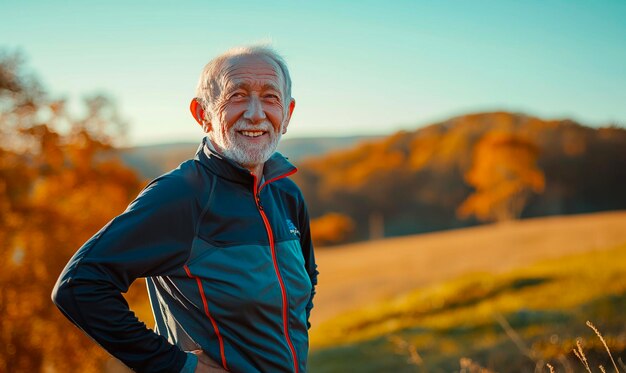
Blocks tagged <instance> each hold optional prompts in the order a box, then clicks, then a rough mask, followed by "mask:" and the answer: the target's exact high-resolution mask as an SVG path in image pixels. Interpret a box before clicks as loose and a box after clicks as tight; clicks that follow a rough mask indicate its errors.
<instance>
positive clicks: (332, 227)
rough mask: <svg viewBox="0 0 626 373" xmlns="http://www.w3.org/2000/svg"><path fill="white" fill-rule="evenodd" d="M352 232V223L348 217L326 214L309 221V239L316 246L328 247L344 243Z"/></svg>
mask: <svg viewBox="0 0 626 373" xmlns="http://www.w3.org/2000/svg"><path fill="white" fill-rule="evenodd" d="M353 231H354V222H353V221H352V219H350V217H348V216H346V215H343V214H338V213H332V212H331V213H328V214H326V215H324V216H322V217H319V218H317V219H313V220H311V237H312V239H313V243H314V244H315V245H317V246H328V245H333V244H338V243H342V242H344V241H346V240H347V239H348V238H349V236H350V235H351V234H352V232H353Z"/></svg>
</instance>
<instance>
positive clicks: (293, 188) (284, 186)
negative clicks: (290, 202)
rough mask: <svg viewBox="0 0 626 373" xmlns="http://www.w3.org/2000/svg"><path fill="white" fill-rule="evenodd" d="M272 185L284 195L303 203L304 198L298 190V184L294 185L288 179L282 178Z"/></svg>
mask: <svg viewBox="0 0 626 373" xmlns="http://www.w3.org/2000/svg"><path fill="white" fill-rule="evenodd" d="M274 184H275V186H276V187H277V188H279V189H280V190H281V191H283V192H284V193H286V194H289V195H290V196H293V197H295V198H296V199H298V200H299V201H304V198H303V197H302V191H301V190H300V187H298V184H296V183H295V182H294V181H293V180H291V179H290V178H288V177H285V178H282V179H280V180H277V181H275V182H274Z"/></svg>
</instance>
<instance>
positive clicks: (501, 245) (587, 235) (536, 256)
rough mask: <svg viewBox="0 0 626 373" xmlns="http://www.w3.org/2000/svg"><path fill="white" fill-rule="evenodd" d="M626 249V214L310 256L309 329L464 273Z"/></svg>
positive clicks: (494, 227) (486, 228) (530, 222)
mask: <svg viewBox="0 0 626 373" xmlns="http://www.w3.org/2000/svg"><path fill="white" fill-rule="evenodd" d="M622 243H626V212H625V211H618V212H605V213H595V214H584V215H572V216H556V217H543V218H534V219H527V220H522V221H518V222H509V223H501V224H490V225H483V226H478V227H471V228H464V229H457V230H451V231H445V232H434V233H428V234H421V235H414V236H406V237H396V238H389V239H385V240H379V241H370V242H364V243H355V244H349V245H343V246H338V247H334V248H328V249H318V250H317V251H316V261H317V264H318V267H319V271H320V276H319V285H318V289H319V290H318V295H316V300H315V311H314V312H313V316H312V324H313V325H314V326H315V325H319V324H320V323H323V322H325V321H326V320H329V319H331V318H333V317H335V316H337V315H339V314H341V313H344V312H346V311H349V310H353V309H358V308H361V307H364V306H366V305H369V304H372V303H375V302H378V301H382V300H385V299H390V298H392V297H394V296H396V295H398V294H403V293H407V292H409V291H411V290H413V289H415V288H419V287H422V286H426V285H429V284H434V283H437V282H440V281H444V280H450V279H453V278H455V277H457V276H460V275H463V274H466V273H470V272H489V273H500V272H503V271H508V270H511V269H514V268H518V267H521V266H525V265H529V264H532V263H534V262H535V261H538V260H542V259H549V258H559V257H562V256H564V255H566V254H573V253H581V252H588V251H593V250H603V249H606V248H608V247H613V246H615V245H619V244H622Z"/></svg>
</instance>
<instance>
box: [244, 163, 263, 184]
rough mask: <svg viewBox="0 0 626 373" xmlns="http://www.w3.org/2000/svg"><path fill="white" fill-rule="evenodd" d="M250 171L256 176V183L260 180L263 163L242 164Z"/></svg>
mask: <svg viewBox="0 0 626 373" xmlns="http://www.w3.org/2000/svg"><path fill="white" fill-rule="evenodd" d="M244 167H245V168H247V169H248V171H250V173H251V174H252V175H254V176H255V177H256V180H257V183H259V182H261V177H262V176H263V164H260V165H256V166H244Z"/></svg>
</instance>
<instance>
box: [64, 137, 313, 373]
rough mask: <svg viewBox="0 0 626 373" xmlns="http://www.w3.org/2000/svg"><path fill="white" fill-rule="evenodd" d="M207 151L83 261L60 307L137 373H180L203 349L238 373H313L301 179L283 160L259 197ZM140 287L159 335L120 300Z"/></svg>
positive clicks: (99, 236) (131, 209) (127, 215)
mask: <svg viewBox="0 0 626 373" xmlns="http://www.w3.org/2000/svg"><path fill="white" fill-rule="evenodd" d="M206 143H207V139H206V138H205V139H204V141H203V143H202V145H201V146H200V147H199V148H198V152H197V153H196V156H195V158H194V159H193V160H188V161H186V162H184V163H182V164H181V165H180V166H179V167H178V168H177V169H175V170H173V171H171V172H169V173H167V174H165V175H163V176H160V177H158V178H157V179H155V180H154V181H152V182H151V183H150V184H149V185H148V186H147V187H146V188H145V189H144V190H143V191H142V192H141V193H140V194H139V196H138V197H137V198H136V199H135V200H134V201H133V202H132V203H131V204H130V205H129V206H128V208H127V209H126V211H124V213H122V214H121V215H119V216H118V217H116V218H115V219H113V220H112V221H111V222H109V223H108V224H107V225H106V226H105V227H104V228H102V229H101V230H100V231H99V232H98V233H96V234H95V235H94V236H93V237H92V238H91V239H89V240H88V241H87V242H86V243H85V244H84V245H83V246H82V247H81V248H80V249H79V250H78V252H76V254H75V255H74V256H73V257H72V258H71V259H70V261H69V263H68V264H67V266H66V267H65V269H64V270H63V272H62V273H61V276H60V277H59V280H58V281H57V284H56V286H55V288H54V290H53V293H52V298H53V300H54V302H55V303H56V304H57V306H58V307H59V309H60V310H61V311H62V312H63V313H64V314H65V315H66V316H67V317H68V318H69V319H70V320H71V321H72V322H73V323H74V324H76V325H77V326H78V327H79V328H81V329H82V330H83V331H84V332H85V333H87V334H88V335H89V336H91V337H92V338H93V339H94V340H96V341H97V342H98V343H99V344H100V345H102V346H103V347H104V348H105V349H106V350H107V351H108V352H109V353H111V354H112V355H113V356H115V357H116V358H118V359H119V360H121V361H122V362H123V363H125V364H126V365H128V366H129V367H131V368H133V369H134V370H136V371H140V372H179V371H180V370H181V369H182V368H183V366H184V365H185V361H186V356H187V354H186V353H185V352H184V351H190V350H196V349H202V350H204V351H205V353H207V354H208V355H209V357H211V358H212V359H213V360H214V361H216V362H218V363H220V364H221V365H222V366H223V367H224V368H225V369H227V370H229V371H232V372H246V373H247V372H305V371H306V366H307V354H308V327H309V323H308V318H309V314H310V311H311V308H312V307H313V303H312V300H313V295H314V294H315V285H316V283H317V279H316V278H317V270H316V265H315V259H314V255H313V246H312V244H311V235H310V231H309V217H308V213H307V209H306V206H305V203H304V200H303V198H302V194H301V192H300V190H299V189H298V187H297V186H296V185H295V183H293V182H292V181H291V180H289V179H287V178H286V176H289V175H291V174H293V173H294V172H296V168H295V167H294V166H293V165H291V164H290V163H289V162H288V161H287V160H286V159H285V158H284V157H282V156H281V155H280V154H279V153H275V154H274V155H273V156H272V157H271V158H270V159H269V160H268V161H267V162H266V163H265V167H264V175H263V176H264V181H263V184H261V185H258V182H257V180H256V178H255V177H254V176H253V175H252V174H251V173H250V172H249V171H248V170H246V169H244V168H241V167H240V166H238V165H237V164H235V163H234V162H232V161H230V160H228V159H225V158H222V157H220V156H219V155H218V154H216V153H214V152H212V151H211V150H210V149H209V147H208V146H207V144H206ZM97 203H106V201H98V202H97ZM140 277H146V278H147V279H146V280H147V284H148V293H149V296H150V302H151V304H152V309H153V312H154V317H155V320H156V328H155V331H154V332H153V331H152V330H150V329H148V328H147V327H146V326H145V325H144V324H143V323H142V322H140V321H138V319H137V318H136V317H135V315H134V313H133V312H132V311H131V310H129V307H128V304H127V303H126V301H125V299H124V298H123V296H122V293H124V292H126V291H127V290H128V287H129V286H130V284H131V283H132V282H133V281H134V280H135V279H137V278H140Z"/></svg>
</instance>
